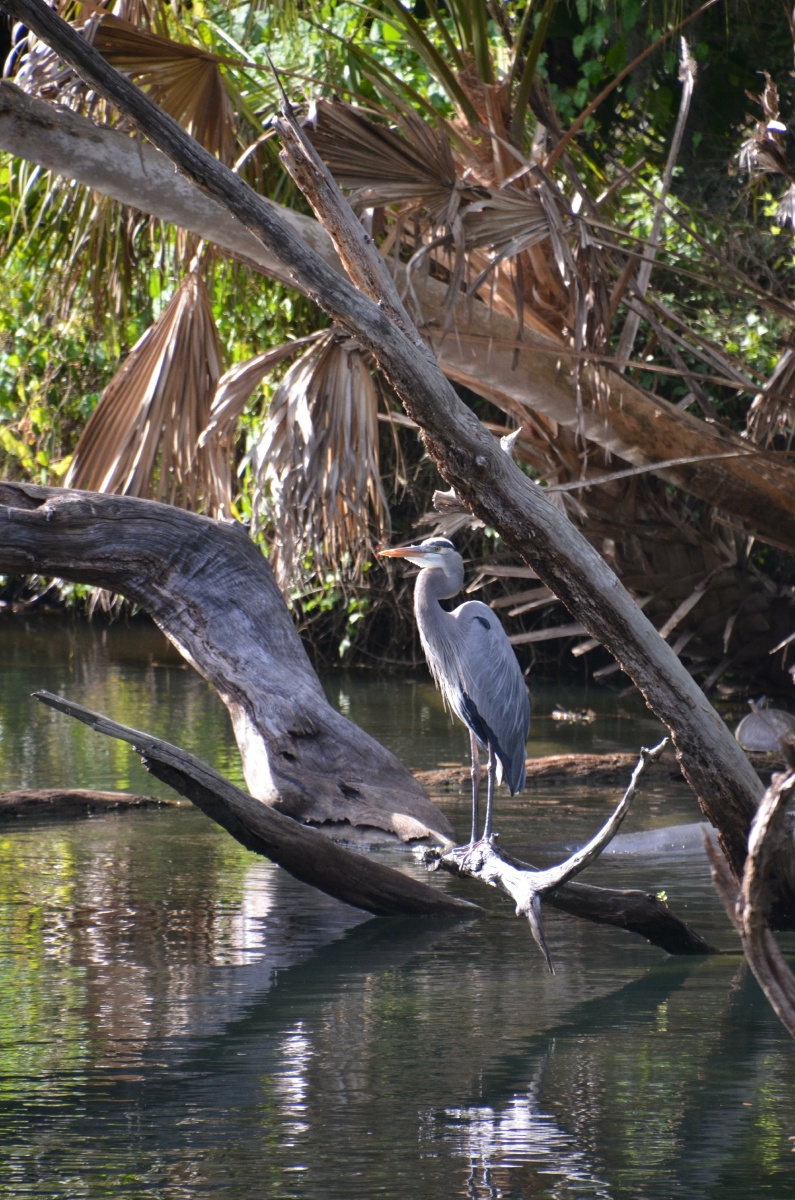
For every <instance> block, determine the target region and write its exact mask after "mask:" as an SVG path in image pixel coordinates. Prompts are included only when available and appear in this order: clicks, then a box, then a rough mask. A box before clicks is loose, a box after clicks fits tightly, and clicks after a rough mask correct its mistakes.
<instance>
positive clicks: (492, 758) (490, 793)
mask: <svg viewBox="0 0 795 1200" xmlns="http://www.w3.org/2000/svg"><path fill="white" fill-rule="evenodd" d="M496 778H497V755H496V754H495V753H494V747H493V746H492V744H491V742H489V765H488V770H487V773H486V789H487V790H486V824H485V825H484V826H483V836H484V838H490V837H491V809H492V805H493V804H494V783H495V780H496Z"/></svg>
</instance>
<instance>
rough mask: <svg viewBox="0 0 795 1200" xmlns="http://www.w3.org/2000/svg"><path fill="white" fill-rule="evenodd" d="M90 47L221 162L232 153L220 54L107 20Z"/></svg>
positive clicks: (229, 159)
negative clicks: (131, 81)
mask: <svg viewBox="0 0 795 1200" xmlns="http://www.w3.org/2000/svg"><path fill="white" fill-rule="evenodd" d="M93 40H94V45H95V47H96V48H97V50H99V52H100V54H101V55H102V56H103V58H105V59H107V61H108V62H109V63H111V64H112V66H114V67H116V68H117V69H118V70H119V71H123V72H124V73H125V75H129V77H130V78H131V79H133V80H135V82H136V83H137V84H138V86H139V87H141V88H143V90H144V91H145V92H147V93H148V94H149V95H150V96H151V98H152V99H153V100H154V101H155V103H157V104H159V105H160V107H161V108H162V109H164V110H165V112H167V113H169V114H170V115H171V116H172V117H174V119H175V120H176V121H179V123H180V125H181V126H182V127H183V129H185V130H186V131H187V132H188V133H189V134H191V136H192V137H194V138H195V139H196V141H197V142H200V143H201V145H202V146H204V147H205V149H207V150H209V151H210V153H211V154H215V155H217V156H218V158H220V159H221V161H222V162H225V163H231V162H232V159H233V154H234V112H233V109H232V104H231V101H230V98H229V93H228V91H227V88H226V84H225V82H224V77H223V75H222V74H221V70H220V63H221V62H222V61H223V60H222V59H221V58H220V57H219V56H218V55H216V54H211V53H210V52H209V51H207V50H202V49H201V48H199V47H197V46H191V45H187V44H186V43H184V42H176V41H174V40H173V39H172V38H166V37H160V36H158V35H157V34H153V33H148V32H146V31H145V30H141V29H137V28H136V27H135V26H134V25H132V24H131V23H130V22H128V21H123V20H121V19H120V18H118V17H114V16H110V15H109V16H105V17H103V18H102V20H101V21H100V23H99V25H98V27H97V28H96V30H95V31H94V39H93Z"/></svg>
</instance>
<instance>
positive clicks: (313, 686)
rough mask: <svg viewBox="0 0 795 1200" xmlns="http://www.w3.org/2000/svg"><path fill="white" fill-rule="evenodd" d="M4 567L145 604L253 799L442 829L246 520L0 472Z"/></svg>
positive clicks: (444, 832) (397, 825)
mask: <svg viewBox="0 0 795 1200" xmlns="http://www.w3.org/2000/svg"><path fill="white" fill-rule="evenodd" d="M0 571H2V572H10V573H16V574H43V575H56V576H58V577H60V578H63V579H72V580H76V581H78V582H80V581H83V582H86V583H91V584H93V585H94V586H96V587H105V588H110V589H111V590H112V591H114V592H119V593H120V594H121V595H123V596H127V597H128V598H129V599H130V600H133V601H134V602H135V603H137V604H140V605H141V606H142V607H143V608H145V609H146V611H147V612H148V613H149V614H150V615H151V616H152V618H153V619H154V620H155V621H156V622H157V624H158V625H159V626H160V628H161V629H162V630H163V632H164V633H165V635H166V637H168V638H169V639H170V640H171V641H172V642H173V643H174V645H175V646H176V647H177V648H178V650H179V651H180V653H181V654H183V655H184V657H185V658H186V659H187V660H188V662H190V663H191V664H192V665H193V666H194V667H195V668H196V670H197V671H199V673H200V674H201V675H203V676H204V678H205V679H207V680H208V681H209V682H210V683H211V684H212V685H213V687H214V688H216V690H217V691H218V693H219V695H220V696H221V698H222V700H223V701H224V703H225V705H226V707H227V709H228V710H229V714H230V716H231V718H232V725H233V727H234V730H235V736H236V738H237V743H238V746H239V747H240V754H241V757H242V760H243V769H244V773H245V777H246V783H247V784H248V787H249V789H250V790H251V793H252V795H254V796H256V797H257V798H258V799H260V800H264V801H265V802H266V803H268V804H271V805H274V806H275V807H277V808H278V809H279V810H280V811H281V812H284V813H286V814H288V815H289V816H292V817H295V818H296V819H297V820H299V821H311V822H312V823H313V824H316V825H321V824H324V823H327V822H330V823H334V822H348V823H349V824H350V825H352V826H356V827H358V828H360V829H372V830H387V831H389V832H391V833H394V834H396V835H397V836H398V837H400V838H403V839H404V840H409V839H415V838H425V837H435V838H437V839H439V840H441V841H449V840H450V838H451V836H452V832H453V831H452V827H451V825H450V823H449V821H448V820H447V818H446V817H445V816H444V815H443V814H442V813H440V812H439V811H438V809H437V808H436V807H435V806H434V805H433V804H431V802H430V801H429V800H428V798H427V796H426V794H425V792H424V789H423V788H422V787H421V785H420V784H419V783H417V782H416V781H415V780H414V778H413V777H412V776H411V774H410V773H409V771H407V770H406V768H405V767H404V766H402V764H401V763H400V762H398V760H397V759H396V758H395V756H394V755H393V754H391V753H390V752H389V751H388V750H386V749H384V747H383V746H381V745H379V744H378V742H376V741H375V739H374V738H371V737H370V736H369V735H368V734H366V733H365V732H364V731H363V730H361V729H359V728H358V727H357V726H356V725H354V724H353V723H352V722H351V721H348V720H347V719H346V718H345V717H343V716H342V715H341V714H340V713H338V712H336V711H335V710H334V709H333V708H332V707H331V705H330V704H329V703H328V701H327V700H326V697H325V695H324V693H323V689H322V687H321V685H320V681H319V679H318V678H317V675H316V674H315V672H314V670H313V669H312V666H311V664H310V662H309V659H308V657H307V655H306V651H305V650H304V648H303V645H302V644H301V639H300V638H299V637H298V634H297V633H296V630H295V627H294V626H293V623H292V620H291V618H290V614H289V612H288V611H287V606H286V605H285V603H284V600H283V598H282V595H281V592H280V591H279V589H278V587H277V586H276V582H275V580H274V578H273V572H272V571H271V569H270V566H269V565H268V562H267V559H266V558H265V557H264V556H263V555H262V554H261V552H260V551H259V550H258V549H257V547H256V546H255V545H254V544H253V543H252V542H251V540H250V538H249V537H248V535H247V534H246V531H245V530H244V529H243V527H242V526H239V525H235V524H229V523H226V522H220V521H213V520H210V519H209V518H207V517H198V516H196V515H194V514H192V513H187V512H185V511H183V510H182V509H178V508H173V507H171V506H169V505H166V504H157V503H155V502H154V501H150V500H137V499H133V498H131V497H121V496H104V495H94V494H93V493H90V492H69V491H65V490H64V489H62V488H41V487H37V486H35V485H30V484H2V483H0Z"/></svg>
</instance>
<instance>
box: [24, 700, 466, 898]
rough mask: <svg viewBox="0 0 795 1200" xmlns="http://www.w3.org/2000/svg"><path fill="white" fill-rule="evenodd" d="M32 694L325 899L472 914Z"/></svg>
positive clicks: (112, 729)
mask: <svg viewBox="0 0 795 1200" xmlns="http://www.w3.org/2000/svg"><path fill="white" fill-rule="evenodd" d="M36 697H37V699H39V700H41V701H42V702H43V703H44V704H47V705H49V706H50V707H51V708H55V709H57V710H58V711H59V712H63V713H66V715H67V716H70V717H75V718H76V719H77V720H78V721H83V722H84V723H85V724H86V725H89V726H90V727H91V728H92V729H95V730H96V731H97V732H98V733H104V734H107V735H108V736H109V737H115V738H120V739H121V740H122V741H124V742H128V743H129V744H130V745H131V746H133V747H134V748H135V749H136V750H138V751H139V753H140V754H141V755H142V756H143V763H144V766H145V767H146V769H147V770H148V771H151V773H152V774H153V775H155V776H156V777H157V778H158V779H162V780H163V782H164V783H167V784H168V785H169V786H170V787H173V788H175V790H176V791H178V792H180V793H181V794H182V795H183V796H187V797H188V799H189V800H192V801H193V803H194V804H195V805H196V807H197V808H200V809H201V810H202V812H203V813H206V814H207V816H208V817H211V818H212V820H213V821H216V822H217V823H218V824H219V825H221V826H222V827H223V828H224V829H226V830H227V832H228V833H231V835H232V837H234V838H235V839H236V840H237V841H238V842H240V843H241V845H243V846H245V847H246V848H247V849H248V850H253V851H254V852H255V853H257V854H263V855H265V856H267V858H269V859H270V860H271V861H272V862H275V863H278V864H279V866H281V867H284V869H285V870H286V871H289V873H290V874H291V875H294V876H295V878H296V879H300V880H301V881H302V882H303V883H309V884H311V885H312V886H313V887H316V888H319V889H320V891H322V892H326V893H327V894H328V895H329V896H334V897H336V899H338V900H343V901H344V902H345V903H346V904H352V905H353V906H354V907H355V908H362V909H364V910H365V911H366V912H371V913H375V914H377V915H379V916H393V915H397V914H411V913H414V914H417V915H422V916H460V915H462V914H467V913H468V914H470V915H474V914H476V913H477V911H478V909H477V906H476V905H473V904H469V903H467V901H465V900H459V899H457V898H456V897H455V896H448V895H446V894H445V893H444V892H442V891H441V890H439V889H438V888H433V887H429V886H428V885H427V884H425V883H422V882H421V881H419V880H416V879H412V878H411V876H410V875H405V874H403V872H401V871H395V870H393V869H392V868H391V867H387V866H384V865H383V864H382V863H379V862H377V861H376V860H375V859H373V858H367V857H365V856H364V855H362V854H354V853H352V852H351V851H350V850H346V849H344V848H343V847H342V846H338V845H337V844H336V842H333V841H331V839H330V838H327V837H324V836H323V834H322V833H320V832H318V830H317V829H312V828H311V827H309V826H307V825H302V824H300V823H299V822H298V821H293V820H291V819H290V818H289V817H285V816H282V814H281V813H279V812H277V811H275V810H274V809H272V808H270V807H269V806H268V805H267V804H262V803H261V802H260V801H259V800H255V799H254V797H253V796H250V795H249V794H248V793H247V792H244V791H242V790H241V788H238V787H235V785H234V784H232V783H230V782H229V780H227V779H224V778H223V776H222V775H219V774H218V772H217V771H214V770H213V769H212V767H210V766H208V764H207V763H205V762H202V760H201V759H200V758H196V756H195V755H193V754H190V753H188V751H187V750H182V749H180V748H179V747H178V746H172V745H171V744H170V743H169V742H164V741H162V740H161V739H160V738H155V737H152V736H151V735H149V734H147V733H141V732H140V731H139V730H137V729H130V728H129V727H128V726H126V725H119V724H117V722H116V721H111V720H109V719H108V718H107V717H103V716H101V715H100V714H99V713H95V712H92V711H91V709H88V708H84V707H83V706H82V705H80V704H74V703H73V702H72V701H70V700H65V699H64V698H63V697H61V696H54V695H52V694H51V693H49V692H37V693H36Z"/></svg>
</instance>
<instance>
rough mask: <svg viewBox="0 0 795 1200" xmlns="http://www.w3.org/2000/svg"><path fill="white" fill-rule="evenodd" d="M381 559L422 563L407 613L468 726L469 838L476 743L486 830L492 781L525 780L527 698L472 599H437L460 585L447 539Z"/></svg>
mask: <svg viewBox="0 0 795 1200" xmlns="http://www.w3.org/2000/svg"><path fill="white" fill-rule="evenodd" d="M381 554H382V555H385V556H386V557H387V558H407V559H408V560H409V562H413V563H415V564H416V565H417V566H418V567H420V568H421V571H420V575H419V578H418V580H417V583H416V586H415V588H414V613H415V615H416V618H417V627H418V629H419V631H420V640H421V642H422V648H423V650H424V651H425V657H426V658H427V660H428V666H429V667H430V669H431V674H432V675H433V678H434V681H435V683H436V686H437V687H438V688H439V691H440V692H441V693H442V696H443V697H444V700H445V703H446V704H447V707H448V708H449V709H451V711H452V712H454V713H455V715H456V716H457V717H458V718H459V720H461V721H463V722H464V724H465V725H466V726H467V728H468V729H469V738H470V743H471V746H472V841H473V842H474V841H476V839H477V836H478V784H479V783H480V776H481V767H480V755H479V753H478V743H480V744H481V745H482V746H484V747H485V748H486V749H487V750H488V756H489V757H488V771H487V782H488V792H487V800H486V823H485V825H484V828H483V836H484V838H489V837H491V811H492V805H493V801H494V783H495V780H496V781H497V782H500V780H504V781H505V783H507V785H508V787H509V788H510V792H511V795H513V794H514V793H515V792H521V791H522V789H523V788H524V781H525V753H526V748H527V735H528V732H529V727H530V699H529V697H528V694H527V688H526V687H525V682H524V678H523V676H522V671H521V668H520V667H519V663H518V662H517V661H516V655H515V654H514V652H513V650H512V648H511V644H510V642H509V641H508V638H507V637H506V634H505V630H504V629H503V627H502V625H500V623H499V621H498V620H497V618H496V617H495V615H494V613H493V612H492V611H491V609H490V608H488V607H487V606H486V605H485V604H481V602H480V601H479V600H468V601H467V602H466V603H465V604H459V606H458V608H455V609H453V611H452V612H446V611H445V609H443V608H442V606H441V604H440V603H439V601H440V600H449V599H450V597H451V596H455V595H456V594H457V593H458V592H460V591H461V587H462V585H463V582H464V562H463V559H462V558H461V555H460V554H459V553H458V552H457V551H456V549H455V547H454V546H453V544H452V542H449V541H448V540H447V538H428V539H427V540H426V541H424V542H421V543H420V544H419V545H418V546H402V547H400V548H398V549H395V550H382V551H381Z"/></svg>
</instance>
